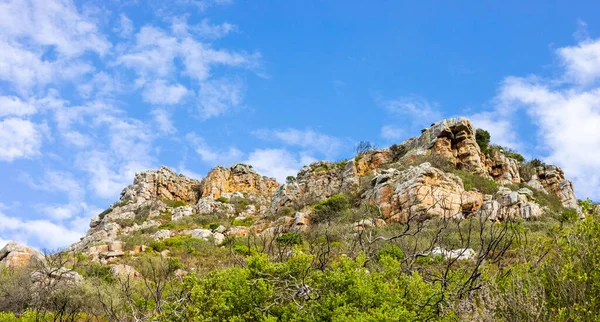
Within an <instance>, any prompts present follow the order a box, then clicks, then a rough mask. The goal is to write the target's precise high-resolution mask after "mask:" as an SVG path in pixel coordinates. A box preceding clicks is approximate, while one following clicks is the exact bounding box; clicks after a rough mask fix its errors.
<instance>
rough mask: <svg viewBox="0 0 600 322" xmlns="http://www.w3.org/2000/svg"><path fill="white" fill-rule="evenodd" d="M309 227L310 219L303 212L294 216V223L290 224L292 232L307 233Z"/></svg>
mask: <svg viewBox="0 0 600 322" xmlns="http://www.w3.org/2000/svg"><path fill="white" fill-rule="evenodd" d="M309 227H310V217H309V216H308V215H306V214H305V213H303V212H297V213H296V215H294V222H293V223H292V227H290V228H291V230H292V231H308V228H309Z"/></svg>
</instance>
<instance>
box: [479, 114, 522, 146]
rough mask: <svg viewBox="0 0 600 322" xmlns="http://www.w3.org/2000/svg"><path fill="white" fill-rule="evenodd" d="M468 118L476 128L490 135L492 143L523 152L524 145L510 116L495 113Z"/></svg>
mask: <svg viewBox="0 0 600 322" xmlns="http://www.w3.org/2000/svg"><path fill="white" fill-rule="evenodd" d="M468 118H469V119H470V120H471V122H472V123H473V126H474V127H475V128H477V129H483V130H486V131H488V132H489V133H490V136H491V141H492V143H494V144H497V145H500V146H504V147H509V148H512V149H515V150H520V151H522V145H521V143H520V140H519V138H518V137H517V132H516V131H515V129H514V128H513V121H512V120H511V119H510V117H509V116H505V115H499V114H498V113H495V112H480V113H477V114H473V115H471V116H469V117H468Z"/></svg>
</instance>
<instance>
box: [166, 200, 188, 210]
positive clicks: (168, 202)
mask: <svg viewBox="0 0 600 322" xmlns="http://www.w3.org/2000/svg"><path fill="white" fill-rule="evenodd" d="M162 201H163V202H164V203H165V205H167V206H168V207H171V208H179V207H183V206H185V205H187V202H185V201H182V200H173V199H167V198H164V199H163V200H162Z"/></svg>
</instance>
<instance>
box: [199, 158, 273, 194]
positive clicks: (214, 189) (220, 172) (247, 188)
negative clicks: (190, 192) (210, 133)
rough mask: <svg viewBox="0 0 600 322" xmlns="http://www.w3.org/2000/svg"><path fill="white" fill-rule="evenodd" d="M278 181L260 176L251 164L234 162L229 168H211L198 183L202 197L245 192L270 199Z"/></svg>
mask: <svg viewBox="0 0 600 322" xmlns="http://www.w3.org/2000/svg"><path fill="white" fill-rule="evenodd" d="M278 186H279V183H278V182H277V181H276V180H275V179H274V178H269V177H266V176H261V175H259V174H258V173H256V172H255V171H254V169H252V166H249V165H245V164H235V165H234V166H232V167H231V168H229V169H227V168H225V167H221V166H218V167H216V168H214V169H212V170H211V171H210V172H209V173H208V175H207V176H206V177H205V178H204V179H203V180H202V183H201V184H200V194H201V197H202V198H206V197H210V198H215V199H216V198H219V197H221V195H222V194H224V193H232V192H247V193H250V194H254V195H257V196H262V197H265V198H266V199H271V196H273V193H274V192H275V189H277V187H278Z"/></svg>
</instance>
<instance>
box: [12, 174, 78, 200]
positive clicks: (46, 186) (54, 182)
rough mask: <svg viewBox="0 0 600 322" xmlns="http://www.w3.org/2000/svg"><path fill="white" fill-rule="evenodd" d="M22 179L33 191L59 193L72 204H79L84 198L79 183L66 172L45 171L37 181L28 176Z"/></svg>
mask: <svg viewBox="0 0 600 322" xmlns="http://www.w3.org/2000/svg"><path fill="white" fill-rule="evenodd" d="M23 179H24V181H25V182H27V184H28V185H29V186H30V187H31V188H33V189H36V190H44V191H48V192H61V193H64V194H66V195H67V197H68V198H69V201H72V202H81V201H82V200H83V199H84V196H85V190H84V189H83V187H82V185H81V183H80V182H79V181H77V180H75V178H74V177H73V175H72V174H71V173H68V172H63V171H47V172H46V173H44V176H43V177H42V178H41V179H39V180H34V179H33V178H31V177H30V176H29V175H28V174H25V175H24V176H23Z"/></svg>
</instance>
